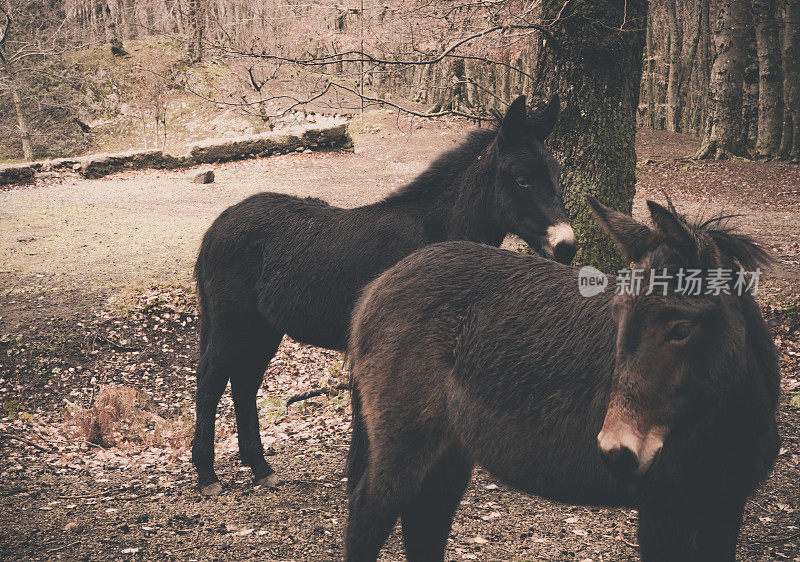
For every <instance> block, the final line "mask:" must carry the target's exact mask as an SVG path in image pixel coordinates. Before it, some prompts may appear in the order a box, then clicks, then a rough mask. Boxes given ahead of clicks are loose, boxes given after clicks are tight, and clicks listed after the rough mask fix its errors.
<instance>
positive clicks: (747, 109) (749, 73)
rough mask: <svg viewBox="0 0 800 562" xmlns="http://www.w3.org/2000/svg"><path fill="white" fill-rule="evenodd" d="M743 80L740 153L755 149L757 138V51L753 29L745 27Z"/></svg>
mask: <svg viewBox="0 0 800 562" xmlns="http://www.w3.org/2000/svg"><path fill="white" fill-rule="evenodd" d="M745 35H746V46H747V49H746V51H745V52H746V56H745V67H744V78H743V81H742V134H741V147H742V151H749V150H750V149H755V146H756V138H757V136H758V51H757V48H756V34H755V29H754V28H753V27H751V26H748V27H747V30H746V31H745Z"/></svg>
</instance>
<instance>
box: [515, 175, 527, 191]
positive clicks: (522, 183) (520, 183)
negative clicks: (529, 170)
mask: <svg viewBox="0 0 800 562" xmlns="http://www.w3.org/2000/svg"><path fill="white" fill-rule="evenodd" d="M514 181H516V182H517V185H518V186H520V187H521V188H523V189H527V188H529V187H530V186H531V184H530V183H528V180H526V179H525V178H523V177H522V176H517V177H515V178H514Z"/></svg>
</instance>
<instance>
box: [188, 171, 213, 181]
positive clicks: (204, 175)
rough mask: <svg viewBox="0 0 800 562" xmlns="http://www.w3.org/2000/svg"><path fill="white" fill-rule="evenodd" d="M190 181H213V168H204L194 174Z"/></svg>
mask: <svg viewBox="0 0 800 562" xmlns="http://www.w3.org/2000/svg"><path fill="white" fill-rule="evenodd" d="M192 181H193V182H194V183H214V170H206V171H205V172H200V173H199V174H195V176H194V178H193V179H192Z"/></svg>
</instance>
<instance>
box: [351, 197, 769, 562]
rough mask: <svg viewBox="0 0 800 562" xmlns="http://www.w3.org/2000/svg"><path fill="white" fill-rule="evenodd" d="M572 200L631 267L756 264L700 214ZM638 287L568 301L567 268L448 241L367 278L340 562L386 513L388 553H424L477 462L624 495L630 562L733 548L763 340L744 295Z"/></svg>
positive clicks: (710, 557) (609, 502)
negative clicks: (633, 525) (692, 220)
mask: <svg viewBox="0 0 800 562" xmlns="http://www.w3.org/2000/svg"><path fill="white" fill-rule="evenodd" d="M590 204H591V206H592V208H593V210H594V212H595V216H596V218H597V220H598V222H599V223H600V224H601V225H602V226H603V228H604V229H605V230H607V231H608V232H609V233H610V234H611V235H612V237H614V238H615V240H616V241H617V243H618V244H619V246H620V247H621V248H622V249H623V250H624V252H625V254H626V255H627V256H628V258H630V260H631V261H633V262H635V264H636V265H635V267H636V268H641V269H645V270H647V271H650V270H655V271H656V272H657V273H658V274H662V272H663V271H662V270H663V268H666V269H667V271H668V272H669V273H671V274H672V275H675V274H676V273H677V271H678V270H679V268H684V269H689V268H698V269H701V270H703V274H702V275H703V276H704V278H705V279H708V278H709V276H713V270H714V269H715V268H731V269H734V271H735V270H736V269H737V264H738V265H740V266H742V267H744V268H746V269H749V270H752V269H753V268H755V267H756V266H758V265H759V264H760V263H764V262H765V261H766V255H765V254H764V252H763V251H762V250H761V249H760V248H759V247H758V246H757V245H755V244H754V243H753V242H751V241H750V240H749V239H748V238H747V237H744V236H740V235H737V234H734V233H732V232H730V231H729V230H726V229H721V228H719V227H717V228H714V224H715V221H708V222H706V223H704V224H702V225H696V226H693V225H689V224H688V223H687V222H686V221H685V220H684V219H683V217H681V216H679V215H677V214H676V213H675V212H674V210H667V209H665V208H664V207H661V206H660V205H657V204H655V203H653V202H648V206H649V208H650V213H651V217H652V220H653V221H654V223H655V226H656V228H655V230H651V229H650V228H649V227H647V226H645V225H643V224H640V223H639V222H637V221H635V220H633V219H632V218H631V217H629V216H627V215H624V214H622V213H619V212H617V211H614V210H612V209H609V208H607V207H604V206H602V205H600V204H599V203H597V202H596V201H594V200H592V199H590ZM735 277H736V276H735V275H734V278H735ZM647 278H649V276H648V277H646V279H647ZM731 284H733V283H731ZM644 285H645V287H644V289H645V290H642V291H641V292H640V293H639V294H633V295H622V294H621V295H614V294H613V291H611V292H610V293H612V294H606V293H601V294H599V295H596V296H593V297H582V296H580V294H579V291H578V270H577V269H575V268H569V267H564V266H561V265H558V264H555V263H552V262H548V261H545V260H543V259H541V258H538V257H536V256H525V255H521V254H515V253H512V252H506V251H503V250H498V249H494V248H489V247H487V246H482V245H479V244H471V243H467V242H447V243H443V244H436V245H434V246H430V247H428V248H425V249H422V250H420V251H418V252H416V253H415V254H413V255H412V256H409V257H408V258H406V259H404V260H403V261H401V262H400V263H398V264H397V265H396V266H394V267H393V268H391V269H390V270H388V271H387V272H385V273H384V274H383V275H382V276H381V277H379V278H378V279H377V280H376V281H374V282H373V283H371V284H370V285H369V286H368V287H367V288H366V289H365V291H364V296H363V298H362V300H361V301H360V302H359V304H358V305H357V306H356V309H355V311H354V315H353V323H352V334H351V339H350V346H349V348H348V349H349V353H350V359H351V361H352V367H351V371H352V375H353V385H354V386H353V439H352V441H351V445H350V447H351V448H350V457H349V459H348V487H349V494H350V514H349V518H348V522H347V535H346V541H345V559H346V560H353V561H355V560H357V561H359V562H363V561H368V560H375V559H376V558H377V556H378V553H379V551H380V548H381V546H382V545H383V543H384V541H385V540H386V538H387V536H388V535H389V532H390V531H391V529H392V527H393V526H394V524H395V521H396V519H397V517H398V516H400V517H401V519H402V525H403V539H404V542H405V548H406V554H407V556H408V559H409V560H426V561H430V560H441V559H442V558H443V556H444V549H445V545H446V542H447V537H448V535H449V533H450V526H451V522H452V517H453V513H454V512H455V510H456V508H457V507H458V504H459V500H460V499H461V496H462V494H463V493H464V489H465V488H466V486H467V483H468V481H469V479H470V473H471V471H472V467H473V465H474V464H475V463H479V464H481V465H482V466H484V467H485V468H486V469H487V470H489V472H491V473H492V474H493V475H494V476H496V477H497V478H498V479H500V480H502V481H504V482H506V483H508V484H509V485H511V486H514V487H516V488H518V489H520V490H523V491H526V492H528V493H531V494H536V495H540V496H543V497H546V498H550V499H552V500H555V501H560V502H565V503H577V504H589V505H600V506H631V507H636V508H638V509H639V544H640V545H641V546H640V548H641V555H642V560H644V561H654V560H655V561H665V562H666V561H670V562H674V561H682V562H689V561H696V562H700V561H703V562H708V561H721V560H726V561H729V560H733V559H734V556H735V551H736V541H737V536H738V532H739V526H740V524H741V518H742V511H743V509H744V504H745V501H746V499H747V496H748V495H749V494H750V493H751V492H752V491H753V490H754V488H755V487H756V486H757V485H758V484H759V483H760V482H761V481H762V480H763V479H764V478H765V477H766V476H767V473H768V472H769V470H770V468H771V467H772V464H773V462H774V460H775V457H776V456H777V452H778V444H779V439H778V434H777V426H776V422H775V410H776V407H777V401H778V391H779V377H780V375H779V372H778V365H777V358H776V352H775V348H774V345H773V342H772V338H771V336H770V333H769V330H768V329H767V326H766V324H765V322H764V320H763V318H762V316H761V313H760V311H759V309H758V306H757V305H756V302H755V300H754V299H753V297H752V296H751V295H750V294H748V293H745V294H744V295H742V296H739V295H737V294H735V293H734V291H733V290H732V289H731V294H727V295H726V294H720V295H718V296H714V295H713V294H703V295H700V296H690V295H683V294H680V293H678V292H676V290H675V289H676V287H675V284H674V283H673V284H671V286H669V287H668V292H667V294H666V295H663V291H662V289H661V288H660V289H656V290H655V291H654V292H653V294H646V293H647V291H646V289H647V283H645V284H644ZM612 286H613V284H612ZM662 288H663V287H662ZM705 289H706V287H705V286H704V287H703V290H704V291H705ZM598 451H599V452H598ZM604 461H605V462H604ZM609 469H610V470H609Z"/></svg>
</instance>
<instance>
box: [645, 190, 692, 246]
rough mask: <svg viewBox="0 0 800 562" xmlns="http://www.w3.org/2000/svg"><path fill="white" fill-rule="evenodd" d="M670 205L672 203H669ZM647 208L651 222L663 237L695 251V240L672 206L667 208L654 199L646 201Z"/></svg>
mask: <svg viewBox="0 0 800 562" xmlns="http://www.w3.org/2000/svg"><path fill="white" fill-rule="evenodd" d="M670 206H672V205H671V204H670ZM647 208H648V209H650V218H651V219H653V224H655V225H656V229H657V230H658V231H659V232H660V233H661V234H663V235H664V237H665V238H667V239H668V240H670V242H672V243H673V244H675V245H676V246H678V248H680V249H682V250H684V251H690V252H691V251H695V252H696V251H697V242H696V241H695V239H694V237H693V236H692V234H691V233H690V232H689V229H688V228H687V227H686V224H685V223H684V222H683V221H682V220H681V219H680V218H679V216H678V214H677V212H676V211H675V208H674V207H673V208H672V209H667V208H666V207H663V206H661V205H659V204H658V203H656V202H655V201H647Z"/></svg>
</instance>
